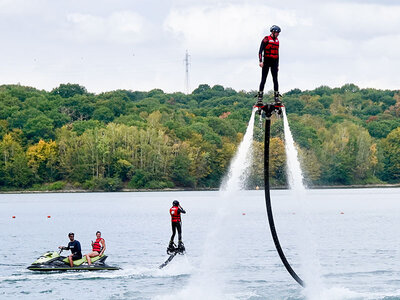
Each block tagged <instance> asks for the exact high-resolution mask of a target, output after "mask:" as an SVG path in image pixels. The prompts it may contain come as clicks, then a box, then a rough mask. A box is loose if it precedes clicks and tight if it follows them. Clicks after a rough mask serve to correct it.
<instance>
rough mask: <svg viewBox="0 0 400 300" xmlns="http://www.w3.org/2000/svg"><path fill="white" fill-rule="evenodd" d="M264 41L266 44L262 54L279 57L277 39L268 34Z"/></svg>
mask: <svg viewBox="0 0 400 300" xmlns="http://www.w3.org/2000/svg"><path fill="white" fill-rule="evenodd" d="M264 43H266V44H267V45H266V46H265V49H264V56H265V57H270V58H278V57H279V40H278V38H276V39H275V40H274V38H273V37H272V36H270V35H268V36H266V37H265V38H264Z"/></svg>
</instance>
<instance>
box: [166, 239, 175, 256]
mask: <svg viewBox="0 0 400 300" xmlns="http://www.w3.org/2000/svg"><path fill="white" fill-rule="evenodd" d="M176 249H177V248H176V245H175V244H174V241H170V242H169V245H168V248H167V254H168V255H170V254H172V253H174V252H175V251H176Z"/></svg>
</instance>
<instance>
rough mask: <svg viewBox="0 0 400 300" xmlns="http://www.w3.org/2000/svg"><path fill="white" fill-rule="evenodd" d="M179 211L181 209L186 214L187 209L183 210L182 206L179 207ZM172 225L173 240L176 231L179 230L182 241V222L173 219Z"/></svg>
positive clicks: (179, 237)
mask: <svg viewBox="0 0 400 300" xmlns="http://www.w3.org/2000/svg"><path fill="white" fill-rule="evenodd" d="M178 211H179V213H182V214H186V211H185V210H183V209H182V208H180V207H179V208H178ZM171 226H172V236H171V241H172V242H173V241H174V238H175V234H176V231H178V241H179V242H182V222H180V221H179V222H174V221H172V222H171Z"/></svg>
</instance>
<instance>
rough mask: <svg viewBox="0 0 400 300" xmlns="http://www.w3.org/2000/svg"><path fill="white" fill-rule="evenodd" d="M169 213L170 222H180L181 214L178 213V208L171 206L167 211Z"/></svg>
mask: <svg viewBox="0 0 400 300" xmlns="http://www.w3.org/2000/svg"><path fill="white" fill-rule="evenodd" d="M169 213H170V215H171V218H172V219H171V221H172V222H180V221H181V212H180V211H179V207H178V206H172V207H171V208H170V209H169Z"/></svg>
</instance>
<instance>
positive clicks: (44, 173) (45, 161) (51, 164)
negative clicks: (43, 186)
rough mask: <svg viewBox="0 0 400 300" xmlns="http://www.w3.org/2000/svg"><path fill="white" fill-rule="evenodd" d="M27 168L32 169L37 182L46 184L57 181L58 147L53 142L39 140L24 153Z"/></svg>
mask: <svg viewBox="0 0 400 300" xmlns="http://www.w3.org/2000/svg"><path fill="white" fill-rule="evenodd" d="M26 156H27V158H28V166H29V167H30V168H31V169H32V173H33V174H34V175H35V177H36V179H37V181H39V182H48V181H54V180H56V179H57V174H58V169H57V168H58V147H57V144H56V142H55V141H52V140H50V141H49V142H45V141H43V140H40V141H39V142H38V143H37V144H36V145H32V146H30V147H29V148H28V150H27V152H26Z"/></svg>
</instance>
